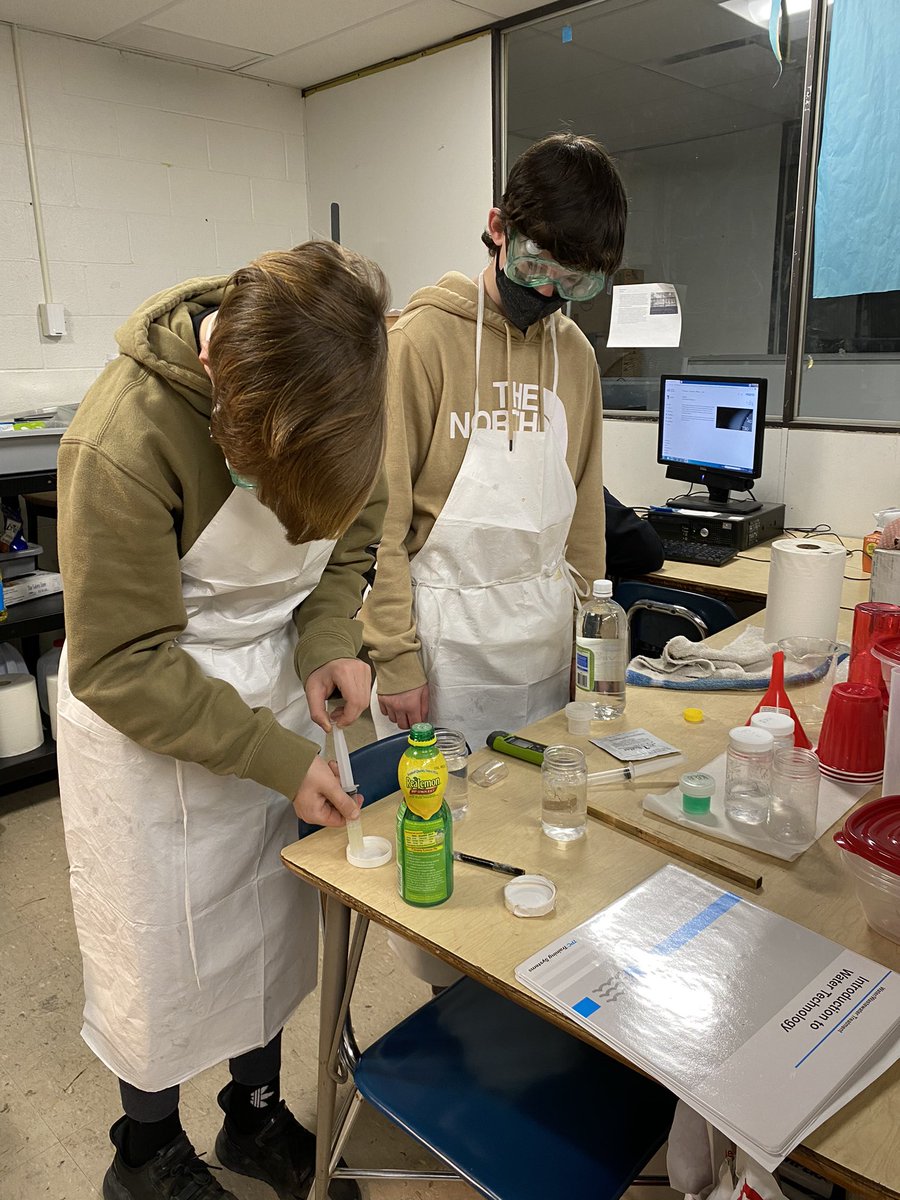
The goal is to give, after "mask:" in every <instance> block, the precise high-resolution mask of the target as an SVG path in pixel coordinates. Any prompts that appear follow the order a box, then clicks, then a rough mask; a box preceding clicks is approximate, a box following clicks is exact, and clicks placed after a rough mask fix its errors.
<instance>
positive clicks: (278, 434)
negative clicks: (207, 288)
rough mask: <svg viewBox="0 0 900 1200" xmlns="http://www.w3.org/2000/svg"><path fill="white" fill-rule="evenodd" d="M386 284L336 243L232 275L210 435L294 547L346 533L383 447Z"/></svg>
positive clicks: (220, 330)
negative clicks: (251, 483) (251, 484)
mask: <svg viewBox="0 0 900 1200" xmlns="http://www.w3.org/2000/svg"><path fill="white" fill-rule="evenodd" d="M388 303H389V295H388V286H387V281H386V280H385V277H384V274H383V273H382V271H381V268H380V267H379V266H377V264H375V263H373V262H371V261H370V260H369V259H367V258H364V257H363V256H362V255H361V254H355V253H354V252H353V251H352V250H346V249H344V248H343V247H341V246H338V245H336V244H335V243H333V242H305V243H304V244H303V245H302V246H296V247H294V249H293V250H273V251H271V252H270V253H268V254H262V255H260V256H259V258H257V259H255V260H254V261H253V262H252V263H250V265H249V266H246V267H242V268H241V269H240V270H239V271H235V273H234V274H233V275H232V276H231V278H230V280H229V281H228V285H227V287H226V289H225V294H224V297H223V300H222V303H221V306H220V308H219V313H218V317H217V319H216V323H215V326H214V327H213V331H212V336H211V338H210V342H209V365H210V371H211V373H212V378H213V398H214V404H213V414H212V419H211V422H210V427H211V430H212V436H213V438H214V440H215V441H216V442H217V443H218V445H219V446H221V447H222V450H223V451H224V453H225V457H226V459H227V460H228V464H229V466H230V467H231V468H232V470H233V471H235V472H236V473H237V474H239V475H243V476H245V477H247V478H249V479H253V480H254V481H255V483H256V493H257V496H258V498H259V500H260V501H261V502H262V503H263V504H265V505H266V506H267V507H268V508H270V509H271V510H272V511H273V512H274V513H275V515H276V516H277V517H278V519H279V520H280V521H281V523H282V525H283V526H284V528H285V530H286V532H287V536H288V540H289V541H290V542H291V543H293V544H294V545H297V544H299V543H300V542H305V541H312V540H314V539H317V538H335V537H339V536H340V535H341V534H343V533H344V532H345V531H346V529H347V528H348V526H349V525H350V523H351V522H352V521H353V519H354V518H355V517H356V516H357V514H358V513H359V511H360V510H361V508H362V507H363V505H364V504H365V502H366V500H367V498H368V496H369V493H370V492H371V490H372V487H373V484H374V483H375V479H376V477H377V475H378V473H379V471H380V469H381V462H382V457H383V454H384V431H385V389H386V374H387V332H386V329H385V321H384V314H385V310H386V308H387V306H388Z"/></svg>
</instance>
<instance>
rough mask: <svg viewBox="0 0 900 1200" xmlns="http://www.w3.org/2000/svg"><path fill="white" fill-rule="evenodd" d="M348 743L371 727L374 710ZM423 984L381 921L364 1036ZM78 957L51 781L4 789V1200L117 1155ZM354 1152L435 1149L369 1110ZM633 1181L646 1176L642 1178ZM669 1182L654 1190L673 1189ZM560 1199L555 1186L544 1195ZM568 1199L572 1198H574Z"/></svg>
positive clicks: (409, 1187)
mask: <svg viewBox="0 0 900 1200" xmlns="http://www.w3.org/2000/svg"><path fill="white" fill-rule="evenodd" d="M353 733H354V735H355V738H354V739H352V744H362V742H363V741H368V740H371V739H372V737H373V734H372V730H371V723H369V722H368V721H367V718H363V719H361V720H360V721H359V722H357V726H356V728H355V729H354V731H353ZM429 994H430V992H429V989H428V988H427V986H426V985H425V984H423V983H421V982H420V981H418V980H416V979H414V978H413V977H412V976H410V975H409V973H408V972H407V971H406V970H405V968H403V967H402V966H401V965H400V964H398V963H397V962H396V961H395V959H394V957H393V955H392V954H391V952H390V950H389V949H388V947H387V944H386V939H385V935H384V933H383V931H381V930H380V929H379V928H378V927H377V926H374V925H373V926H372V927H371V930H370V933H369V938H368V942H367V947H366V953H365V955H364V957H363V965H362V969H361V972H360V979H359V983H358V986H357V991H356V996H357V1001H356V1003H355V1004H354V1021H355V1024H356V1028H357V1034H358V1036H359V1040H360V1042H361V1044H363V1045H365V1044H367V1043H368V1042H369V1041H371V1039H372V1038H373V1037H375V1036H377V1035H378V1034H379V1033H380V1032H382V1031H383V1030H384V1029H387V1028H389V1027H390V1026H391V1025H392V1024H395V1023H396V1021H397V1020H399V1019H400V1018H401V1017H403V1016H404V1015H405V1014H406V1013H408V1012H410V1011H411V1010H412V1009H413V1008H415V1007H416V1006H417V1005H419V1004H421V1003H422V1002H423V1001H424V1000H425V999H427V998H428V996H429ZM82 1003H83V993H82V982H81V962H80V957H79V953H78V944H77V941H76V937H75V928H74V924H73V921H72V911H71V903H70V899H69V886H68V863H67V860H66V850H65V844H64V840H63V831H62V821H61V817H60V807H59V797H58V793H57V789H56V785H55V784H54V783H45V784H40V785H37V786H35V787H32V788H29V789H25V790H23V791H21V792H17V793H14V794H12V795H8V796H5V797H0V1200H89V1198H95V1197H98V1196H99V1195H100V1182H101V1180H102V1178H103V1174H104V1172H105V1170H106V1168H107V1166H108V1164H109V1161H110V1157H111V1147H110V1144H109V1139H108V1134H107V1131H108V1129H109V1126H110V1125H111V1123H112V1122H113V1121H114V1120H115V1119H116V1117H117V1116H118V1115H119V1112H120V1109H119V1101H118V1087H117V1085H116V1081H115V1079H114V1078H113V1076H112V1075H111V1074H110V1072H109V1071H107V1069H106V1068H105V1067H104V1066H103V1065H102V1064H101V1063H100V1062H99V1061H98V1060H97V1059H96V1058H94V1056H93V1055H92V1054H91V1052H90V1051H89V1050H88V1049H87V1047H86V1046H85V1045H84V1043H83V1042H82V1040H81V1038H80V1036H79V1029H80V1026H81V1009H82ZM317 1017H318V997H317V995H312V996H310V997H308V998H307V1000H306V1001H305V1002H304V1004H303V1005H302V1006H301V1007H300V1009H299V1010H298V1012H297V1013H296V1014H295V1015H294V1017H293V1018H292V1019H291V1020H290V1022H289V1023H288V1025H287V1027H286V1029H285V1035H284V1062H283V1069H282V1090H283V1093H284V1095H285V1097H286V1098H287V1100H288V1103H289V1104H290V1106H291V1108H292V1109H293V1111H294V1113H295V1114H296V1116H297V1117H298V1118H299V1119H300V1120H301V1121H303V1122H304V1123H305V1124H309V1125H311V1124H313V1115H314V1104H315V1102H314V1096H315V1047H316V1029H317ZM226 1080H227V1068H226V1067H217V1068H214V1069H212V1070H209V1071H205V1072H204V1073H203V1074H202V1075H200V1076H198V1077H197V1078H195V1079H193V1080H191V1081H190V1082H189V1083H187V1084H185V1086H184V1088H183V1089H182V1119H183V1122H184V1125H185V1128H186V1130H187V1131H188V1133H189V1135H190V1137H191V1139H192V1140H193V1142H194V1145H195V1146H196V1148H197V1150H198V1151H201V1152H202V1151H207V1152H208V1153H209V1156H210V1158H211V1159H212V1161H215V1160H214V1155H213V1153H212V1146H213V1142H214V1140H215V1135H216V1133H217V1131H218V1129H219V1125H220V1122H221V1113H220V1111H219V1109H218V1107H217V1105H216V1093H217V1092H218V1090H219V1089H220V1088H221V1087H222V1085H223V1084H224V1083H225V1082H226ZM347 1157H348V1159H349V1161H351V1162H357V1163H360V1162H363V1161H365V1162H367V1163H368V1164H370V1165H378V1166H395V1167H396V1166H399V1165H401V1163H405V1162H409V1163H415V1164H419V1165H424V1164H425V1163H427V1161H428V1158H427V1155H425V1154H424V1152H422V1151H420V1150H419V1149H418V1148H417V1147H416V1146H415V1145H414V1144H413V1143H412V1142H411V1141H409V1139H407V1138H406V1137H405V1135H403V1134H402V1133H400V1132H399V1131H397V1130H394V1129H393V1128H392V1127H391V1126H390V1125H388V1124H387V1122H385V1121H383V1120H382V1119H381V1118H379V1117H377V1116H376V1115H375V1114H374V1113H372V1112H371V1111H364V1114H363V1116H362V1117H361V1118H360V1120H359V1122H358V1123H357V1127H356V1129H355V1130H354V1134H353V1137H352V1139H351V1141H350V1143H349V1145H348V1149H347ZM218 1178H219V1179H220V1181H221V1183H222V1185H223V1186H224V1187H226V1188H230V1189H231V1191H232V1192H233V1193H234V1195H235V1196H236V1197H239V1198H240V1200H272V1197H273V1196H274V1193H273V1192H272V1191H271V1190H270V1189H269V1188H267V1187H266V1186H265V1185H263V1184H261V1183H256V1182H254V1181H252V1180H247V1179H244V1178H241V1177H239V1176H235V1175H232V1174H230V1173H229V1172H228V1171H222V1172H221V1174H220V1175H219V1176H218ZM635 1190H637V1189H635ZM367 1191H368V1196H369V1197H370V1198H371V1200H424V1198H425V1197H427V1198H428V1200H471V1198H472V1197H474V1196H475V1193H474V1192H473V1191H472V1190H471V1189H469V1188H468V1187H466V1186H465V1185H463V1184H461V1183H451V1182H445V1183H444V1182H441V1183H439V1182H431V1183H428V1182H418V1183H411V1182H396V1183H394V1182H389V1183H377V1184H373V1185H370V1186H369V1187H368V1189H367ZM674 1195H675V1194H674V1193H672V1192H669V1191H668V1190H665V1189H654V1191H653V1192H652V1193H649V1192H645V1196H651V1197H652V1200H669V1198H671V1197H674ZM548 1200H552V1198H548ZM566 1200H569V1198H566Z"/></svg>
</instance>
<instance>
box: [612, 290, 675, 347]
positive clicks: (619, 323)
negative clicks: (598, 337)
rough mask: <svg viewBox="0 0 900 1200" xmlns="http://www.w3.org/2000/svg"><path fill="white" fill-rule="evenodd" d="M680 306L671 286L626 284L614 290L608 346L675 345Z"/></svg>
mask: <svg viewBox="0 0 900 1200" xmlns="http://www.w3.org/2000/svg"><path fill="white" fill-rule="evenodd" d="M680 341H681V304H680V303H679V300H678V293H677V292H676V291H675V288H674V285H673V284H671V283H626V284H620V285H619V286H618V287H614V288H613V293H612V314H611V316H610V321H609V336H608V337H607V339H606V344H607V346H609V347H615V346H624V347H626V348H629V349H630V348H632V347H635V346H677V345H678V344H679V343H680Z"/></svg>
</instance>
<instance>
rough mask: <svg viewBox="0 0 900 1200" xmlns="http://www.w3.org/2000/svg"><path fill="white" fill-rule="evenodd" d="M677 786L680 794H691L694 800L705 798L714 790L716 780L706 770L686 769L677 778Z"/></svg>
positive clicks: (712, 793)
mask: <svg viewBox="0 0 900 1200" xmlns="http://www.w3.org/2000/svg"><path fill="white" fill-rule="evenodd" d="M678 786H679V788H680V789H681V794H682V796H693V798H694V799H695V800H705V799H706V798H707V796H713V795H715V791H716V781H715V779H714V778H713V776H712V775H708V774H707V773H706V771H686V772H685V773H684V775H682V777H681V778H680V779H679V780H678Z"/></svg>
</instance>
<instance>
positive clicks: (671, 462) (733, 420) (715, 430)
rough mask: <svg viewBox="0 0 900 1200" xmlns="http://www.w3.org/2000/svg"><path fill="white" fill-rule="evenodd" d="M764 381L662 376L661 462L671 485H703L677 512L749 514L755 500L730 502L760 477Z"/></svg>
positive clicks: (684, 501) (764, 405) (681, 500)
mask: <svg viewBox="0 0 900 1200" xmlns="http://www.w3.org/2000/svg"><path fill="white" fill-rule="evenodd" d="M765 423H766V381H765V379H748V378H746V377H743V376H742V377H740V378H738V377H734V378H732V377H731V376H727V375H663V376H662V378H661V379H660V387H659V448H658V453H657V459H658V460H659V462H661V463H663V464H664V465H665V466H666V467H668V470H667V471H666V477H667V478H668V479H681V480H684V481H685V482H688V483H702V484H705V485H706V487H707V489H708V491H709V496H708V497H706V496H702V497H701V496H689V497H683V498H681V499H679V501H678V507H679V508H700V509H707V510H713V511H715V512H731V513H747V512H755V511H756V509H758V508H761V507H762V505H761V502H760V501H757V500H731V499H729V492H732V491H735V492H746V491H749V490H750V488H752V487H753V483H754V480H756V479H759V477H760V475H761V474H762V454H763V433H764V431H765Z"/></svg>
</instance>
